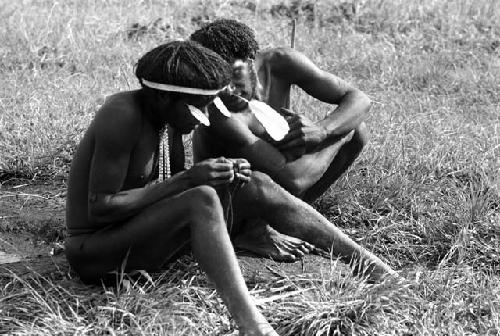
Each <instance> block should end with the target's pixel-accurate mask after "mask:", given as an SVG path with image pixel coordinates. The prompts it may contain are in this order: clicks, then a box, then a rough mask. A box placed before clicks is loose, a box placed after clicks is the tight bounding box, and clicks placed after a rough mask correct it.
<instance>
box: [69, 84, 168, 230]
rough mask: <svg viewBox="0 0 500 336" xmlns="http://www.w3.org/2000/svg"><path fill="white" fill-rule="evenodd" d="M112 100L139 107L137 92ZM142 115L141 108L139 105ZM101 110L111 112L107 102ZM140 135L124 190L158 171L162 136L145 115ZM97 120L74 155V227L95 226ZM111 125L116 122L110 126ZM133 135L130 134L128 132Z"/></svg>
mask: <svg viewBox="0 0 500 336" xmlns="http://www.w3.org/2000/svg"><path fill="white" fill-rule="evenodd" d="M108 100H114V101H115V102H116V100H120V102H121V103H126V104H133V105H134V106H137V102H135V101H134V100H135V97H134V93H133V92H126V93H121V94H118V95H115V96H113V97H111V98H109V99H108ZM135 110H136V113H139V114H141V111H140V109H139V108H138V107H137V108H135ZM98 113H107V106H106V103H105V105H104V106H103V107H102V108H101V109H100V110H99V112H98ZM140 120H141V123H140V125H138V127H141V130H140V135H139V137H138V138H137V142H136V145H135V146H134V149H133V151H132V152H131V153H130V161H129V166H128V171H127V175H126V178H125V181H124V183H123V187H122V190H128V189H133V188H140V187H144V186H145V185H147V184H148V183H151V182H152V181H153V180H154V178H155V177H156V174H157V169H156V167H157V161H158V144H159V136H158V132H157V131H155V130H154V129H153V127H152V125H151V124H150V123H149V122H148V121H147V120H146V118H145V117H144V116H142V115H141V116H140ZM95 122H96V121H95V120H94V121H93V122H92V124H91V125H90V127H89V129H88V130H87V132H86V133H85V135H84V137H83V139H82V140H81V142H80V144H79V146H78V148H77V151H76V153H75V155H74V157H73V162H72V164H71V171H70V175H69V181H68V194H67V204H66V225H67V227H68V229H69V230H71V229H76V230H78V229H90V230H91V229H92V228H93V227H94V226H95V225H94V224H93V223H89V221H88V188H89V175H90V170H91V164H92V156H93V154H94V150H95V134H94V133H95V132H94V129H95V127H96V126H95ZM110 126H111V127H112V126H113V125H110ZM123 136H124V137H125V136H129V135H128V134H124V135H123Z"/></svg>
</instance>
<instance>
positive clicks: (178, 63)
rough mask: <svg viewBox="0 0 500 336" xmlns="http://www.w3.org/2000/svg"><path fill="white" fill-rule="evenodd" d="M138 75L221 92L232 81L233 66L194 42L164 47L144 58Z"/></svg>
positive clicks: (155, 80)
mask: <svg viewBox="0 0 500 336" xmlns="http://www.w3.org/2000/svg"><path fill="white" fill-rule="evenodd" d="M135 75H136V77H137V79H139V82H140V83H141V85H142V87H144V84H143V83H142V79H146V80H148V81H152V82H156V83H162V84H173V85H179V86H186V87H193V88H200V89H207V90H212V89H220V88H222V87H224V86H226V85H227V84H228V83H229V81H230V79H231V67H230V65H229V64H228V63H227V62H225V61H224V60H223V59H222V58H221V57H220V56H219V55H217V54H216V53H215V52H213V51H212V50H210V49H208V48H205V47H203V46H202V45H200V44H198V43H196V42H193V41H173V42H169V43H165V44H162V45H160V46H158V47H156V48H154V49H152V50H151V51H149V52H147V53H146V54H145V55H144V56H142V57H141V58H140V59H139V61H138V62H137V64H136V68H135Z"/></svg>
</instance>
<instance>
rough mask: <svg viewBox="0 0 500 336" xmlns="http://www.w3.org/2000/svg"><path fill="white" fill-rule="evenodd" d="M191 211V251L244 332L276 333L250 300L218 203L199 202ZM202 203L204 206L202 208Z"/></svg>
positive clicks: (257, 333) (255, 333)
mask: <svg viewBox="0 0 500 336" xmlns="http://www.w3.org/2000/svg"><path fill="white" fill-rule="evenodd" d="M198 206H199V208H201V209H199V211H198V212H196V213H195V214H194V215H193V218H192V224H191V244H192V249H193V254H194V256H195V258H196V259H197V261H198V262H199V264H200V266H201V268H202V269H203V270H204V271H205V272H206V273H207V275H208V277H209V278H210V279H211V280H212V281H214V283H215V286H216V288H217V291H218V292H219V294H220V295H221V297H222V299H223V301H224V302H225V303H226V305H227V307H228V310H229V311H230V312H231V314H232V316H233V318H234V319H235V321H236V323H237V325H238V326H239V327H240V329H241V331H242V332H243V333H245V334H247V335H266V334H267V335H277V334H276V333H275V332H274V331H273V329H272V327H271V326H270V324H269V323H268V322H267V320H266V319H265V318H264V316H263V315H262V314H261V313H260V312H259V311H258V309H257V307H256V306H255V303H254V302H253V299H252V297H251V296H250V293H249V292H248V289H247V286H246V284H245V281H244V279H243V275H242V274H241V270H240V268H239V265H238V262H237V259H236V255H235V253H234V250H233V246H232V244H231V241H230V238H229V234H228V232H227V228H226V225H225V222H224V217H223V213H222V207H221V206H220V204H202V205H200V204H198ZM203 207H206V208H205V209H203Z"/></svg>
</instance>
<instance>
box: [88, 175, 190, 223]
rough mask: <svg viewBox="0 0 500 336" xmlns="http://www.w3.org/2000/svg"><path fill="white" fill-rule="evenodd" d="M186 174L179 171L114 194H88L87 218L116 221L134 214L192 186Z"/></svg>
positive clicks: (107, 221)
mask: <svg viewBox="0 0 500 336" xmlns="http://www.w3.org/2000/svg"><path fill="white" fill-rule="evenodd" d="M192 187H193V185H192V182H191V180H190V178H189V176H188V174H187V173H186V172H185V171H184V172H180V173H178V174H176V175H174V176H172V177H171V178H169V179H168V180H165V181H163V182H160V183H156V184H149V185H146V186H145V187H142V188H135V189H129V190H124V191H120V192H118V193H115V194H97V193H95V194H92V193H91V194H90V195H89V220H90V221H91V222H96V223H110V222H116V221H120V220H123V219H126V218H128V217H131V216H134V215H136V214H138V213H139V212H141V211H142V210H143V209H144V208H146V207H148V206H150V205H151V204H154V203H156V202H158V201H159V200H162V199H164V198H168V197H171V196H173V195H176V194H178V193H181V192H183V191H185V190H187V189H189V188H192Z"/></svg>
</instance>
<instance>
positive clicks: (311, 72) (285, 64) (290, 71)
mask: <svg viewBox="0 0 500 336" xmlns="http://www.w3.org/2000/svg"><path fill="white" fill-rule="evenodd" d="M270 64H271V73H272V74H273V75H274V76H276V77H278V78H280V79H281V80H285V81H288V83H289V84H295V85H297V86H299V87H300V88H301V89H302V90H304V91H305V92H307V93H308V94H309V95H311V96H313V97H314V98H316V99H318V100H321V101H323V102H326V103H330V104H339V103H340V102H341V100H342V98H343V97H344V96H345V95H346V93H348V92H349V91H353V90H357V89H356V88H354V87H353V86H352V85H350V84H349V83H348V82H346V81H344V80H343V79H341V78H339V77H337V76H335V75H333V74H331V73H329V72H327V71H324V70H321V69H320V68H318V67H317V66H316V65H315V64H314V63H313V62H312V61H311V60H310V59H309V58H308V57H306V56H305V55H304V54H302V53H300V52H298V51H296V50H293V49H289V48H280V49H276V50H275V51H274V52H273V53H272V56H270Z"/></svg>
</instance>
